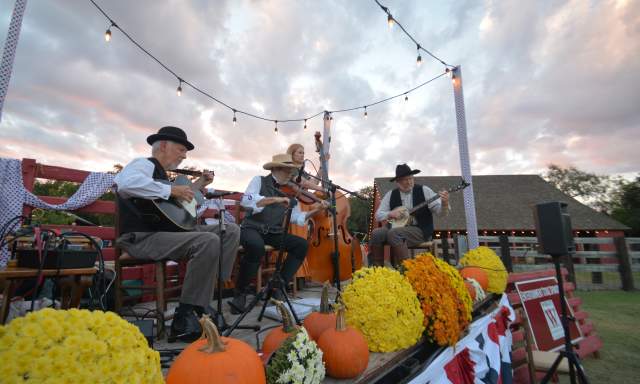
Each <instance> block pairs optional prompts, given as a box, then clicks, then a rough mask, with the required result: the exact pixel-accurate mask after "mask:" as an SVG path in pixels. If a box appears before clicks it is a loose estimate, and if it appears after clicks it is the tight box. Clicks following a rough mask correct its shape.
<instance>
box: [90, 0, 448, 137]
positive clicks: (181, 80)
mask: <svg viewBox="0 0 640 384" xmlns="http://www.w3.org/2000/svg"><path fill="white" fill-rule="evenodd" d="M89 1H90V2H91V4H93V6H94V7H96V9H97V10H98V11H100V13H102V15H103V16H104V17H105V18H107V20H108V21H109V23H110V26H109V31H110V30H111V28H116V29H117V30H119V31H120V32H122V34H123V35H124V36H125V37H126V38H127V39H128V40H129V41H130V42H131V43H133V44H134V45H135V46H136V47H137V48H138V49H140V50H141V51H142V52H143V53H144V54H145V55H147V56H148V57H149V58H151V59H152V60H153V61H155V62H156V63H158V65H160V66H161V67H162V68H163V69H164V70H166V71H167V72H169V73H170V74H171V75H172V76H174V77H175V78H176V80H178V82H179V89H180V90H181V89H182V84H185V85H188V86H189V87H191V88H192V89H193V90H195V91H196V92H198V93H200V94H202V95H203V96H205V97H207V98H209V99H211V100H213V101H215V102H216V103H218V104H220V105H222V106H224V107H226V108H228V109H229V110H230V111H232V112H233V118H234V122H235V121H236V118H235V116H236V114H241V115H245V116H249V117H253V118H255V119H258V120H262V121H269V122H272V123H275V124H276V132H277V124H278V123H288V122H304V123H305V127H306V123H307V120H311V119H314V118H316V117H318V116H320V115H323V114H324V113H326V112H328V113H341V112H349V111H354V110H358V109H362V108H365V109H366V107H370V106H373V105H377V104H380V103H384V102H387V101H390V100H393V99H395V98H397V97H400V96H406V95H407V94H409V93H411V92H413V91H415V90H417V89H418V88H420V87H422V86H424V85H426V84H429V83H430V82H432V81H434V80H435V79H437V78H440V77H442V76H444V75H446V74H447V73H448V72H449V68H454V66H453V65H450V64H447V63H446V62H444V61H443V60H441V59H440V58H438V57H437V56H435V55H434V54H433V53H431V52H430V51H428V50H426V49H424V48H423V47H422V46H421V45H420V43H418V42H417V41H416V40H415V39H414V38H413V36H411V35H410V34H409V33H408V32H407V31H406V30H405V29H404V27H403V26H402V25H401V24H400V23H398V22H397V20H395V19H394V21H395V22H396V24H398V26H399V27H400V28H401V29H402V31H404V33H405V34H406V35H407V36H409V38H410V39H411V40H412V41H413V42H414V43H416V45H417V46H418V50H422V51H424V52H426V53H427V54H429V55H430V56H431V57H433V58H434V59H436V60H438V61H439V62H440V63H442V64H443V65H444V66H445V68H446V71H445V72H444V73H442V74H440V75H438V76H436V77H434V78H433V79H431V80H428V81H426V82H424V83H422V84H420V85H418V86H416V87H414V88H412V89H410V90H408V91H405V92H401V93H399V94H397V95H395V96H391V97H388V98H386V99H382V100H379V101H375V102H372V103H368V104H364V105H363V106H359V107H354V108H345V109H336V110H331V111H330V110H327V111H320V112H317V113H315V114H313V115H310V116H307V117H302V118H288V119H271V118H267V117H263V116H259V115H256V114H253V113H251V112H248V111H244V110H242V109H239V108H235V107H232V106H230V105H229V104H227V103H225V102H224V101H222V100H220V99H218V98H216V97H215V96H213V95H211V94H210V93H208V92H207V91H205V90H203V89H201V88H199V87H198V86H196V85H195V84H193V83H191V82H190V81H188V80H186V79H184V78H183V77H182V76H180V75H178V74H177V73H176V72H175V71H174V70H173V69H171V68H170V67H169V66H168V65H166V64H165V63H163V62H162V61H161V60H160V59H158V58H157V57H156V56H154V55H153V54H152V53H151V52H149V51H148V50H147V49H145V48H144V47H143V46H142V44H140V43H139V42H138V41H137V40H135V39H134V38H133V37H131V35H129V34H128V33H127V32H126V31H125V30H124V29H123V28H122V27H120V26H119V25H118V24H117V23H116V22H115V21H113V19H112V18H111V16H109V15H108V14H107V13H106V12H105V11H104V10H103V9H102V8H101V7H100V6H99V5H98V4H97V3H96V2H95V1H94V0H89ZM375 2H376V3H377V4H378V5H379V6H380V7H381V8H382V9H383V10H384V11H385V12H386V13H387V14H388V15H389V16H391V14H390V13H389V10H388V8H386V7H384V6H383V5H382V4H380V3H379V2H378V1H377V0H375Z"/></svg>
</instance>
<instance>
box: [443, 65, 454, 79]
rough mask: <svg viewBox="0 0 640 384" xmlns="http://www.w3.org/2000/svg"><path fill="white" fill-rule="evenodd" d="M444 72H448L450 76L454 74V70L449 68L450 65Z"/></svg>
mask: <svg viewBox="0 0 640 384" xmlns="http://www.w3.org/2000/svg"><path fill="white" fill-rule="evenodd" d="M444 73H446V74H447V76H449V77H451V76H453V71H451V69H449V67H447V68H445V69H444Z"/></svg>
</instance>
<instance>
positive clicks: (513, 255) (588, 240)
mask: <svg viewBox="0 0 640 384" xmlns="http://www.w3.org/2000/svg"><path fill="white" fill-rule="evenodd" d="M478 240H479V242H480V245H484V246H487V247H489V248H491V249H493V250H494V251H495V252H496V253H497V254H498V256H500V257H501V258H502V259H503V262H504V263H505V266H506V267H507V268H508V269H510V270H511V271H512V272H529V271H536V270H545V269H550V268H553V264H552V263H553V260H552V258H551V256H549V255H546V254H541V253H539V252H538V239H537V238H536V237H519V236H506V235H504V236H479V237H478ZM445 242H446V245H445V244H444V243H445ZM574 242H575V244H576V249H577V250H576V252H575V253H574V254H573V257H572V258H571V260H564V261H565V266H566V267H567V269H569V270H570V277H569V279H570V280H571V281H573V282H574V283H575V285H576V287H577V288H578V289H585V290H595V289H624V290H632V289H634V281H638V280H639V279H640V238H633V237H627V238H624V237H577V238H574ZM434 243H435V253H436V255H437V256H439V257H443V258H445V259H448V260H449V261H450V262H451V263H452V264H456V263H457V260H459V258H460V257H461V256H462V255H463V254H464V253H465V252H466V249H467V248H466V241H465V238H464V236H456V237H454V238H448V239H446V240H445V239H436V240H435V241H434ZM569 261H571V262H572V263H569V264H572V265H567V262H569Z"/></svg>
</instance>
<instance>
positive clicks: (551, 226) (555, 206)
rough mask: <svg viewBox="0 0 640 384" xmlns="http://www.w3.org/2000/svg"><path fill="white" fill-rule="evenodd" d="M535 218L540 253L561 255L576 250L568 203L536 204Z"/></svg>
mask: <svg viewBox="0 0 640 384" xmlns="http://www.w3.org/2000/svg"><path fill="white" fill-rule="evenodd" d="M533 220H534V221H535V223H536V232H537V234H538V246H539V252H540V253H544V254H549V255H554V256H561V255H566V254H569V253H573V252H574V251H575V249H576V247H575V244H574V242H573V233H572V229H571V217H570V216H569V212H568V211H567V203H562V202H559V201H552V202H549V203H541V204H536V206H535V207H534V209H533Z"/></svg>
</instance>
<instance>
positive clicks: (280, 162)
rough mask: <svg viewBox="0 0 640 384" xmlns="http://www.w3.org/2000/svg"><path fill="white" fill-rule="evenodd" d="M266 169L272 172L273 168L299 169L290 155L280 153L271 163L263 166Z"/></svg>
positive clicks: (274, 156)
mask: <svg viewBox="0 0 640 384" xmlns="http://www.w3.org/2000/svg"><path fill="white" fill-rule="evenodd" d="M262 168H264V169H268V170H271V169H273V168H298V167H297V166H296V165H295V164H294V163H293V158H292V157H291V155H290V154H288V153H279V154H277V155H273V157H272V158H271V161H270V162H268V163H266V164H265V165H263V166H262Z"/></svg>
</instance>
